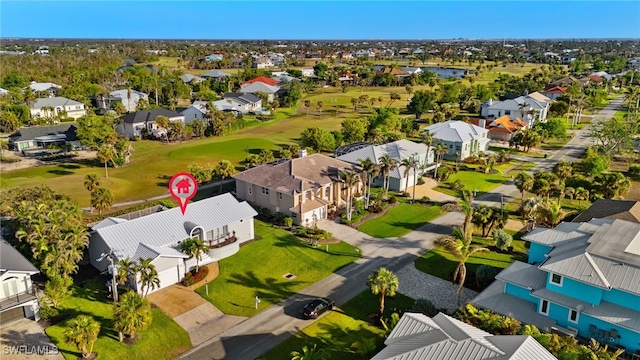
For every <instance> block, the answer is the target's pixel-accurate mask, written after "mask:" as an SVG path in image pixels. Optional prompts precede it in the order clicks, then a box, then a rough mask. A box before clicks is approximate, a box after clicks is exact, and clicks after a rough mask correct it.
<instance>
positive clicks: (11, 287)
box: [0, 237, 40, 326]
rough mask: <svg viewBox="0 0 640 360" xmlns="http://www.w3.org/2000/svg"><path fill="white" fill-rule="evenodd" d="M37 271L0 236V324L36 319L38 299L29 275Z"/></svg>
mask: <svg viewBox="0 0 640 360" xmlns="http://www.w3.org/2000/svg"><path fill="white" fill-rule="evenodd" d="M39 272H40V271H38V269H36V267H35V266H33V264H31V262H29V260H27V259H26V258H25V257H24V256H22V254H20V252H19V251H18V250H16V249H14V248H13V247H12V246H11V245H9V243H8V242H6V241H5V240H4V239H2V237H0V326H2V325H6V324H8V323H10V322H13V321H16V320H19V319H22V318H25V317H26V318H35V319H36V320H38V299H37V298H36V293H35V291H34V288H33V284H32V281H31V276H32V275H35V274H37V273H39Z"/></svg>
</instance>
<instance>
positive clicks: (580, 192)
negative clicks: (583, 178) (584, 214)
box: [575, 186, 589, 205]
mask: <svg viewBox="0 0 640 360" xmlns="http://www.w3.org/2000/svg"><path fill="white" fill-rule="evenodd" d="M575 198H576V200H578V205H580V203H581V202H582V200H587V199H589V190H587V189H585V188H583V187H582V186H580V187H578V188H577V189H576V194H575Z"/></svg>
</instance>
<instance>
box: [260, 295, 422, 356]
mask: <svg viewBox="0 0 640 360" xmlns="http://www.w3.org/2000/svg"><path fill="white" fill-rule="evenodd" d="M401 285H402V284H401ZM412 305H413V299H411V298H409V297H406V296H404V295H402V294H396V296H394V297H387V298H386V300H385V317H389V316H390V314H391V311H392V309H394V308H395V309H398V310H400V311H407V310H409V309H411V306H412ZM377 309H378V297H377V296H376V295H373V294H371V292H370V291H369V290H366V291H363V292H361V293H360V294H359V295H357V296H356V297H354V298H353V299H351V300H350V301H349V302H347V303H346V304H344V305H343V306H341V307H340V308H335V309H334V310H333V311H332V312H330V313H328V314H327V315H325V316H323V317H322V318H320V319H319V320H317V321H315V322H314V323H313V324H311V325H309V326H307V327H306V328H304V329H302V331H300V332H298V333H297V334H295V335H294V336H292V337H290V338H289V339H287V340H285V341H284V342H282V343H281V344H280V345H278V346H276V347H274V348H273V349H271V350H270V351H269V352H267V353H266V354H264V355H263V356H261V357H260V358H259V359H260V360H282V359H290V358H291V356H290V354H291V352H292V351H302V347H303V346H307V347H313V345H314V344H317V347H318V348H321V349H324V351H325V352H326V353H327V354H328V356H329V359H330V360H342V359H361V358H362V359H369V358H371V356H373V355H374V354H375V353H376V352H378V351H380V349H381V348H382V346H383V342H384V338H385V336H384V335H385V333H384V329H382V328H381V327H377V326H374V325H373V324H372V323H371V322H370V321H369V320H368V319H369V317H368V315H369V314H375V313H376V312H377ZM356 342H360V343H363V342H372V343H373V344H375V348H374V347H372V348H371V349H370V352H367V353H362V352H358V351H357V350H356V349H354V348H352V345H353V344H354V343H356Z"/></svg>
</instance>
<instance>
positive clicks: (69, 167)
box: [58, 163, 80, 169]
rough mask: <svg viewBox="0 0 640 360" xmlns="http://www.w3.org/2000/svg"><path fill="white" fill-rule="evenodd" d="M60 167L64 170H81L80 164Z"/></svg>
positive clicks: (66, 164) (65, 164)
mask: <svg viewBox="0 0 640 360" xmlns="http://www.w3.org/2000/svg"><path fill="white" fill-rule="evenodd" d="M58 167H61V168H63V169H80V165H78V164H69V163H64V164H60V165H58Z"/></svg>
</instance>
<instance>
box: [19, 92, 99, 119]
mask: <svg viewBox="0 0 640 360" xmlns="http://www.w3.org/2000/svg"><path fill="white" fill-rule="evenodd" d="M29 111H30V112H31V117H32V118H53V117H56V116H62V117H70V118H73V119H78V118H80V117H82V116H85V115H87V107H86V106H85V105H84V104H83V103H81V102H79V101H75V100H71V99H67V98H65V97H61V96H56V97H48V98H40V99H37V100H36V101H34V102H33V104H31V107H30V108H29Z"/></svg>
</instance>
